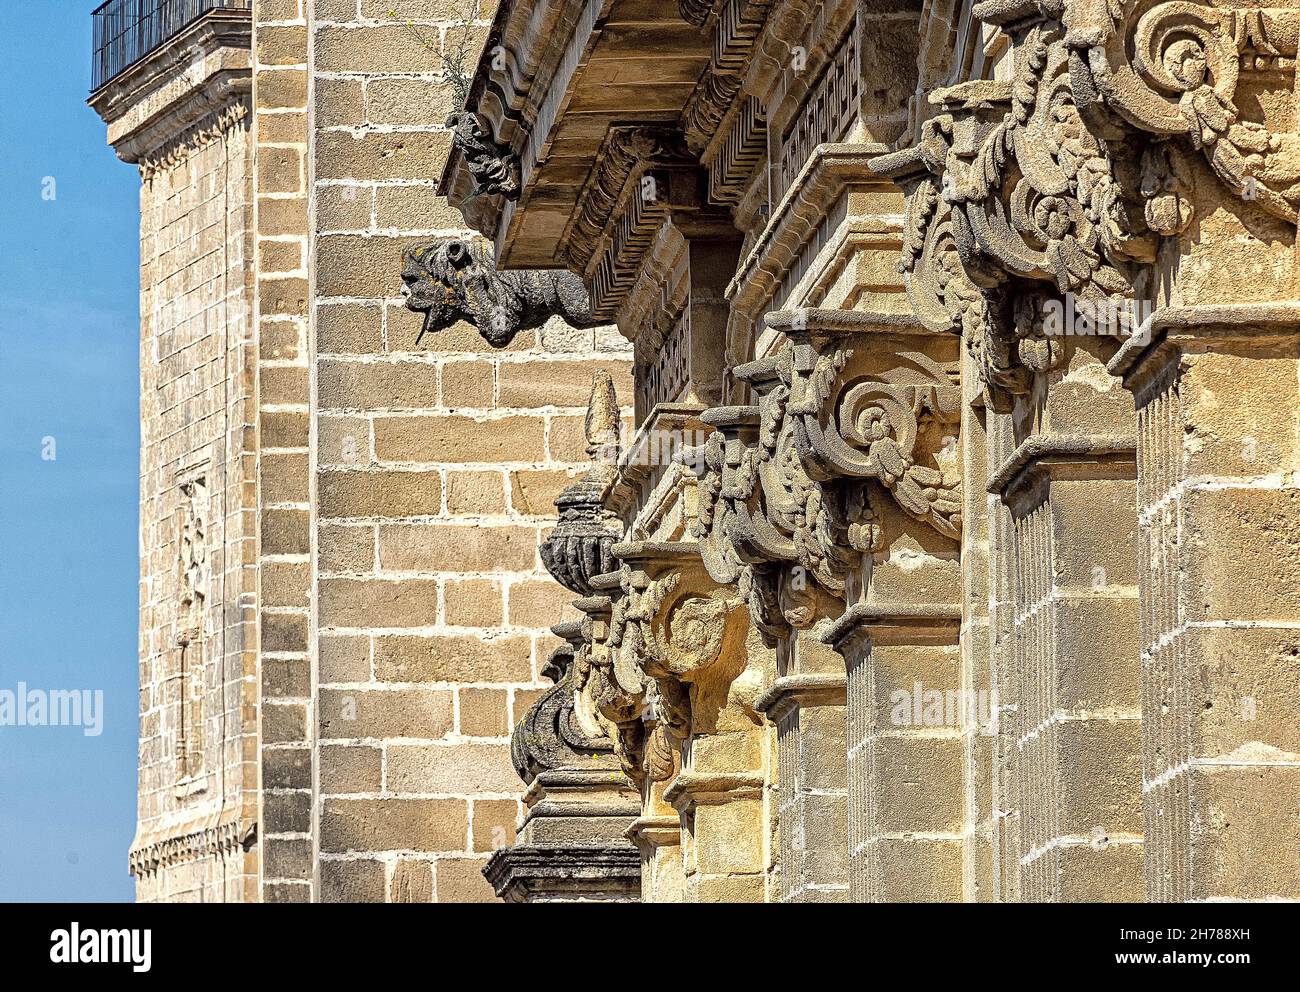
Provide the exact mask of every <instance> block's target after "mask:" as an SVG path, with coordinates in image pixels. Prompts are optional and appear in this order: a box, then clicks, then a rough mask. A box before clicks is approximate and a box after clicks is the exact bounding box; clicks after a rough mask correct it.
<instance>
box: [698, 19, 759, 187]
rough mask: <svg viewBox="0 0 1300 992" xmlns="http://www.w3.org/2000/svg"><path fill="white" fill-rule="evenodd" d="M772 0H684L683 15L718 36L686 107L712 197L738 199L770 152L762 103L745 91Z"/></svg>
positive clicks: (715, 36)
mask: <svg viewBox="0 0 1300 992" xmlns="http://www.w3.org/2000/svg"><path fill="white" fill-rule="evenodd" d="M772 7H773V2H772V0H722V2H718V0H682V2H681V3H680V4H679V9H680V10H681V12H682V16H683V18H685V19H686V20H688V21H690V22H691V23H692V24H696V25H697V26H700V27H705V26H706V24H709V25H711V30H712V33H713V36H714V39H713V56H712V58H711V60H710V62H709V68H708V70H707V71H706V72H705V73H704V75H703V76H701V77H700V80H699V82H698V83H697V84H696V86H695V90H694V92H693V93H692V94H691V96H690V99H688V100H687V101H686V106H685V108H684V109H683V110H682V113H681V117H680V125H681V129H682V134H683V135H684V137H685V139H686V143H687V145H688V146H689V147H690V148H691V150H692V151H693V152H695V153H696V154H697V155H698V156H699V158H700V162H701V163H702V164H703V165H704V166H705V167H706V168H707V169H708V170H709V199H710V200H711V201H712V202H714V203H725V204H728V205H732V206H734V205H736V204H738V203H739V202H740V201H741V199H742V197H743V196H744V192H745V187H746V184H747V183H748V181H749V178H750V176H751V175H752V174H753V171H754V168H755V166H757V165H758V163H759V162H760V161H761V160H762V159H763V157H764V156H765V155H766V153H767V120H766V117H765V115H764V111H763V106H762V103H761V102H760V101H759V100H757V99H756V98H755V97H753V96H752V95H746V94H744V93H743V92H742V87H743V86H744V82H745V76H746V74H747V73H748V71H749V67H750V62H751V60H752V58H753V53H754V47H755V45H756V44H757V42H758V38H759V35H760V34H762V32H763V27H764V25H765V24H766V23H767V17H768V14H769V13H770V12H771V10H772ZM688 8H689V10H688Z"/></svg>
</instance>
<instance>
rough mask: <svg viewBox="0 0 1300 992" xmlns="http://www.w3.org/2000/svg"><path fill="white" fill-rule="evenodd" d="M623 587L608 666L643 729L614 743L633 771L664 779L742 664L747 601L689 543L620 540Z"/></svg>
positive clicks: (705, 724) (639, 775)
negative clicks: (636, 707)
mask: <svg viewBox="0 0 1300 992" xmlns="http://www.w3.org/2000/svg"><path fill="white" fill-rule="evenodd" d="M614 555H615V557H616V558H618V559H619V561H620V562H621V565H620V568H619V590H620V592H621V593H622V596H621V598H620V599H619V601H618V605H617V607H616V611H615V614H614V616H613V618H612V620H611V631H610V638H609V646H610V655H611V658H610V660H611V674H612V676H613V678H614V680H615V682H616V683H617V686H618V688H619V689H620V690H621V692H622V695H623V698H625V699H629V700H639V701H640V705H641V707H642V712H641V714H640V716H641V717H642V722H643V724H644V725H645V729H643V730H642V731H641V733H640V734H638V733H637V732H635V731H633V732H632V733H631V734H629V735H628V736H627V737H626V738H625V739H624V740H622V741H619V742H616V750H619V749H623V751H624V757H625V761H624V767H625V768H627V767H628V766H629V765H632V770H631V772H630V773H629V774H631V775H632V776H633V777H635V778H637V779H638V780H644V779H649V780H650V781H652V782H661V781H665V780H666V779H668V778H669V777H670V776H671V775H672V774H673V773H674V771H675V770H676V769H677V768H678V767H679V757H680V753H681V748H682V745H683V743H684V742H685V741H686V740H687V739H688V737H689V736H690V735H691V733H692V732H698V731H699V730H700V729H701V728H706V729H707V727H708V726H709V725H710V724H711V722H712V720H713V719H715V718H716V715H717V711H718V710H719V709H720V708H721V706H723V705H725V702H726V691H727V687H728V686H729V685H730V684H731V682H732V681H733V680H734V679H735V678H736V677H737V676H738V675H739V674H740V672H741V671H742V670H743V669H744V660H743V654H742V653H740V652H738V650H737V645H738V644H740V643H743V640H744V636H743V635H744V626H745V622H744V616H745V611H744V604H743V602H742V601H741V599H740V597H739V596H737V595H736V592H735V590H734V589H733V588H730V587H726V586H720V585H718V584H717V583H715V582H714V581H713V580H712V578H711V577H710V576H709V574H708V572H707V571H706V569H705V567H704V565H703V562H702V561H701V559H700V556H699V548H698V545H696V544H693V543H687V542H674V541H668V542H656V541H635V542H628V543H625V544H620V545H616V546H615V548H614Z"/></svg>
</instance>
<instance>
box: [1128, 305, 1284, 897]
mask: <svg viewBox="0 0 1300 992" xmlns="http://www.w3.org/2000/svg"><path fill="white" fill-rule="evenodd" d="M1298 321H1300V309H1298V308H1297V306H1296V305H1295V304H1294V303H1286V304H1253V305H1250V304H1241V305H1237V306H1230V307H1205V308H1181V309H1170V310H1165V311H1160V312H1157V314H1156V315H1155V316H1154V318H1153V321H1152V335H1151V340H1150V341H1141V340H1138V339H1134V341H1132V342H1130V343H1129V344H1128V345H1126V346H1125V348H1124V349H1123V351H1121V352H1120V354H1119V355H1117V356H1116V358H1115V359H1114V360H1113V361H1112V363H1111V368H1112V369H1113V370H1114V371H1116V372H1120V373H1122V374H1123V375H1124V383H1125V385H1126V386H1127V387H1128V388H1129V389H1131V390H1133V393H1134V397H1135V399H1136V403H1137V410H1138V433H1137V445H1138V452H1137V460H1138V521H1139V524H1140V537H1139V543H1138V547H1139V575H1140V579H1141V621H1140V634H1139V636H1140V645H1141V666H1142V719H1143V725H1144V747H1143V754H1142V799H1143V807H1144V813H1145V821H1146V845H1145V850H1146V896H1147V898H1148V899H1150V900H1154V901H1184V900H1212V899H1223V898H1232V899H1242V898H1245V899H1271V898H1294V897H1295V894H1296V892H1297V891H1300V827H1298V825H1297V820H1296V817H1295V797H1296V794H1297V792H1298V791H1300V736H1298V734H1300V710H1298V709H1297V695H1296V692H1295V681H1296V673H1297V671H1298V670H1300V663H1298V662H1297V658H1298V657H1300V635H1298V632H1297V631H1298V628H1300V593H1298V592H1297V591H1298V590H1300V559H1297V556H1296V552H1295V548H1296V535H1297V529H1298V528H1297V523H1296V521H1297V519H1300V489H1298V488H1297V486H1296V475H1295V473H1296V471H1297V469H1300V447H1298V446H1297V441H1296V437H1297V428H1298V424H1297V413H1296V411H1297V409H1300V403H1298V402H1297V400H1298V399H1300V396H1298V395H1297V385H1296V383H1297V373H1298V372H1300V339H1297V336H1296V332H1295V328H1296V326H1297V322H1298Z"/></svg>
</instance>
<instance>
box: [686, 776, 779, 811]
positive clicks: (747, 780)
mask: <svg viewBox="0 0 1300 992" xmlns="http://www.w3.org/2000/svg"><path fill="white" fill-rule="evenodd" d="M763 784H764V783H763V776H762V774H761V773H759V772H695V771H684V772H680V773H679V774H678V775H677V777H676V778H674V779H673V780H672V782H670V783H669V784H668V786H667V788H665V789H664V802H666V803H668V804H669V805H670V806H672V807H673V809H675V810H677V811H678V812H679V813H684V812H687V811H688V810H689V809H691V808H692V807H695V806H725V805H726V804H727V803H731V802H735V801H737V800H740V799H758V798H760V797H761V796H762V795H763Z"/></svg>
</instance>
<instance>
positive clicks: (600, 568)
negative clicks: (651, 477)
mask: <svg viewBox="0 0 1300 992" xmlns="http://www.w3.org/2000/svg"><path fill="white" fill-rule="evenodd" d="M620 426H621V421H620V419H619V407H618V398H617V397H616V396H615V394H614V380H613V378H612V377H611V376H610V374H609V372H607V371H606V370H604V369H598V370H597V371H596V372H595V373H593V375H592V385H591V399H590V401H589V402H588V404H587V418H586V421H585V424H584V429H585V433H586V438H587V457H588V458H589V459H590V461H591V463H592V464H591V468H590V469H589V470H588V471H587V472H586V474H584V475H583V476H582V478H580V479H579V480H578V481H577V482H575V483H573V484H572V485H571V486H569V487H567V488H566V489H565V490H564V491H563V492H562V493H560V496H559V498H558V499H556V501H555V508H556V509H557V510H559V514H560V515H559V522H558V524H557V525H556V527H555V529H554V530H552V531H551V532H550V534H548V535H547V536H546V539H545V540H544V541H543V542H542V545H541V548H540V551H541V555H542V564H544V565H545V566H546V570H547V571H548V572H550V573H551V575H552V576H554V577H555V581H556V582H558V583H560V585H562V586H564V588H566V589H568V590H569V591H571V592H574V593H577V594H578V595H579V596H590V595H592V594H593V592H594V591H595V590H594V588H593V586H592V585H591V580H592V579H593V578H594V577H595V576H597V575H604V574H606V573H609V572H612V571H614V570H615V568H616V567H617V563H616V562H615V561H614V557H613V555H612V554H611V549H612V548H613V546H614V543H615V542H616V541H617V540H618V539H619V537H620V536H621V533H622V530H621V527H620V526H619V524H618V521H617V517H616V516H615V515H614V514H612V513H610V512H609V511H608V510H607V509H606V508H605V504H606V502H607V500H608V497H609V493H610V487H611V486H612V485H613V483H614V481H615V478H616V476H617V472H618V470H617V466H618V463H619V428H620Z"/></svg>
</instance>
